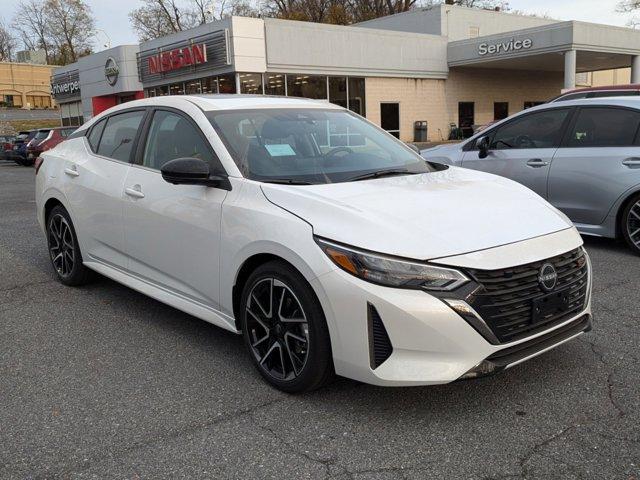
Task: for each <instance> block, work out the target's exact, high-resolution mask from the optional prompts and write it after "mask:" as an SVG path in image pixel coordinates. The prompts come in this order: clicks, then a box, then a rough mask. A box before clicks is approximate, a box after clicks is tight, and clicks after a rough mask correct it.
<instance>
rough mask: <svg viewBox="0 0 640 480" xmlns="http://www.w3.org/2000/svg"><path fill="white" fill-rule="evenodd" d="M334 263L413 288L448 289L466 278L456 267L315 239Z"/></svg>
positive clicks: (352, 271) (383, 282)
mask: <svg viewBox="0 0 640 480" xmlns="http://www.w3.org/2000/svg"><path fill="white" fill-rule="evenodd" d="M315 240H316V243H317V244H318V245H319V246H320V248H321V249H322V251H323V252H324V253H326V254H327V256H328V257H329V258H330V259H331V260H332V261H333V263H335V264H336V265H337V266H339V267H340V268H342V269H343V270H345V271H346V272H349V273H350V274H352V275H354V276H356V277H358V278H361V279H363V280H366V281H368V282H371V283H377V284H379V285H385V286H388V287H397V288H411V289H415V290H435V291H449V290H454V289H456V288H458V287H459V286H461V285H463V284H465V283H467V282H468V281H469V279H468V278H467V277H466V276H465V275H464V274H463V273H462V272H459V271H458V270H453V269H450V268H444V267H437V266H435V265H429V264H427V263H420V262H413V261H411V260H403V259H399V258H394V257H391V256H387V255H382V254H378V253H373V252H366V251H363V250H357V249H354V248H350V247H346V246H344V245H339V244H336V243H333V242H330V241H327V240H323V239H321V238H317V237H316V238H315Z"/></svg>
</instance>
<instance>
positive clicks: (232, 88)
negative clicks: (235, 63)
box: [218, 73, 236, 93]
mask: <svg viewBox="0 0 640 480" xmlns="http://www.w3.org/2000/svg"><path fill="white" fill-rule="evenodd" d="M218 93H236V75H235V74H234V73H229V74H227V75H219V76H218Z"/></svg>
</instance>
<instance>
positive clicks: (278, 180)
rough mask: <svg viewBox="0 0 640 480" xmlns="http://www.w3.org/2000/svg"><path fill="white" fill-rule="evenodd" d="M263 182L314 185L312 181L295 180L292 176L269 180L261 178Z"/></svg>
mask: <svg viewBox="0 0 640 480" xmlns="http://www.w3.org/2000/svg"><path fill="white" fill-rule="evenodd" d="M260 181H261V182H262V183H277V184H280V185H313V183H311V182H305V181H304V180H293V179H291V178H270V179H269V180H260Z"/></svg>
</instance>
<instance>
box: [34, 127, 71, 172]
mask: <svg viewBox="0 0 640 480" xmlns="http://www.w3.org/2000/svg"><path fill="white" fill-rule="evenodd" d="M76 128H77V127H56V128H49V129H40V130H38V133H37V134H36V136H35V137H34V138H33V139H32V140H31V142H29V144H28V145H27V163H28V164H29V165H32V164H33V161H34V160H35V158H36V157H37V156H38V155H40V154H41V153H42V152H45V151H47V150H49V149H51V148H53V147H55V146H56V145H58V144H59V143H60V142H62V141H64V140H66V138H67V137H68V136H69V135H71V134H72V133H73V132H75V131H76Z"/></svg>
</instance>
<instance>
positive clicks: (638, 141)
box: [558, 105, 640, 148]
mask: <svg viewBox="0 0 640 480" xmlns="http://www.w3.org/2000/svg"><path fill="white" fill-rule="evenodd" d="M594 108H608V109H613V110H629V111H631V112H634V113H636V114H638V115H640V110H638V109H637V108H631V107H626V106H624V105H579V106H577V107H574V110H575V111H574V113H573V116H572V118H571V123H570V125H569V126H568V127H567V128H566V129H565V131H564V134H563V137H562V142H561V143H560V146H559V147H558V148H629V147H635V146H638V145H640V122H638V127H637V129H636V133H635V135H634V137H633V140H632V143H631V145H615V146H611V145H606V146H605V145H601V146H597V145H584V146H571V145H569V137H570V136H571V132H572V131H573V128H574V127H575V125H576V123H577V122H578V117H579V116H580V112H581V111H582V110H590V109H594Z"/></svg>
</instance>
